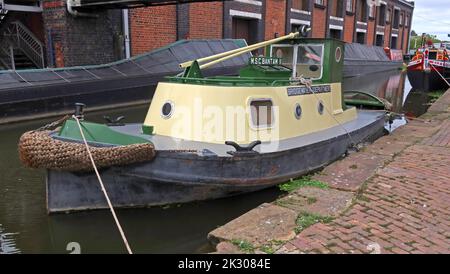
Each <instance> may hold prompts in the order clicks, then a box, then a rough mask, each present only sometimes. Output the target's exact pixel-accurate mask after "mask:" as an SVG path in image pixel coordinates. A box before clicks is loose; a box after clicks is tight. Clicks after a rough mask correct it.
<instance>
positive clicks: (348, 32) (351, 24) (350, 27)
mask: <svg viewBox="0 0 450 274" xmlns="http://www.w3.org/2000/svg"><path fill="white" fill-rule="evenodd" d="M344 5H346V3H345V1H344ZM354 9H355V1H354V0H353V10H354ZM354 32H355V15H347V13H346V14H345V18H344V41H345V42H347V43H352V42H353V36H354Z"/></svg>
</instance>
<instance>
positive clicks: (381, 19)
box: [378, 5, 386, 26]
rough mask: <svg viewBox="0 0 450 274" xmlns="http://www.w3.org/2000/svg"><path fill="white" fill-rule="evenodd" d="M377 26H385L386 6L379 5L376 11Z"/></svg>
mask: <svg viewBox="0 0 450 274" xmlns="http://www.w3.org/2000/svg"><path fill="white" fill-rule="evenodd" d="M378 25H379V26H384V25H386V5H380V7H379V10H378Z"/></svg>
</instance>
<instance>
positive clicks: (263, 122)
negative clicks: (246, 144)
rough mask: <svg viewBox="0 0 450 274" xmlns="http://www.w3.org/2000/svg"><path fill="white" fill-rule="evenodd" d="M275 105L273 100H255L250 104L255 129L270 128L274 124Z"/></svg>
mask: <svg viewBox="0 0 450 274" xmlns="http://www.w3.org/2000/svg"><path fill="white" fill-rule="evenodd" d="M272 106H273V103H272V100H271V99H254V100H252V101H251V102H250V109H251V112H250V113H251V118H252V119H251V121H252V125H253V127H256V128H268V127H271V126H272V123H273V109H272Z"/></svg>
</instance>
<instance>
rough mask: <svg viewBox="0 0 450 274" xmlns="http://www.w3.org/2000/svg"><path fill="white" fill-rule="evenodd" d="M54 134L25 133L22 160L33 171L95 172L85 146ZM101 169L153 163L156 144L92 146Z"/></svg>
mask: <svg viewBox="0 0 450 274" xmlns="http://www.w3.org/2000/svg"><path fill="white" fill-rule="evenodd" d="M51 132H52V131H50V130H34V131H28V132H25V133H24V134H23V135H22V136H21V137H20V139H19V145H18V148H19V158H20V160H21V162H22V163H23V164H24V165H25V166H27V167H31V168H46V169H55V170H65V171H85V172H86V171H93V168H92V164H91V161H90V159H89V156H88V153H87V149H86V147H85V145H84V144H80V143H72V142H64V141H60V140H56V139H53V138H52V137H51V136H50V133H51ZM89 149H90V151H91V153H92V156H93V158H94V161H95V163H96V164H97V166H98V167H99V168H104V167H110V166H120V165H127V164H132V163H139V162H145V161H150V160H152V159H153V158H154V157H155V154H156V153H155V147H154V146H153V144H150V143H149V144H132V145H126V146H115V147H94V146H89Z"/></svg>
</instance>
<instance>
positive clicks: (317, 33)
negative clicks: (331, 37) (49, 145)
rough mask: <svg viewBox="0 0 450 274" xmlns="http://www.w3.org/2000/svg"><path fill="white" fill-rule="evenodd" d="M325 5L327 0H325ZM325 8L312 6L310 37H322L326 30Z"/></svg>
mask: <svg viewBox="0 0 450 274" xmlns="http://www.w3.org/2000/svg"><path fill="white" fill-rule="evenodd" d="M324 2H325V5H327V4H328V3H327V2H328V0H325V1H324ZM326 16H327V12H326V9H321V8H317V7H314V8H313V11H312V37H314V38H323V37H325V32H326V21H327V20H326Z"/></svg>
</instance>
